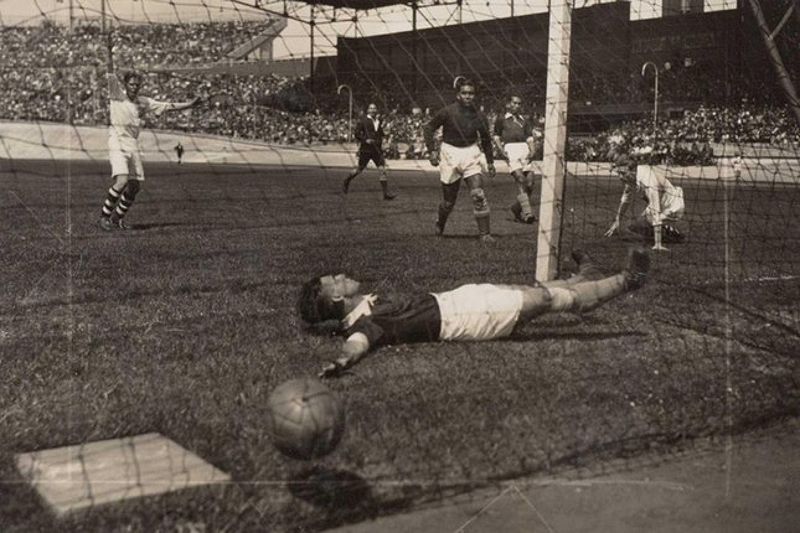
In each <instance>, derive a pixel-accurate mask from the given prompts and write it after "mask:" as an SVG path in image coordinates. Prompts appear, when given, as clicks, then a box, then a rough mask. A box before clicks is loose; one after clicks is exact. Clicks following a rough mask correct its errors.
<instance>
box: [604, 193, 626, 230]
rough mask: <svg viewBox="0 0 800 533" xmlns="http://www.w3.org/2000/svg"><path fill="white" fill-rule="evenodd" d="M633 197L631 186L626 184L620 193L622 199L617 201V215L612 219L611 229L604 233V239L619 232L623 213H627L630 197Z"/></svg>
mask: <svg viewBox="0 0 800 533" xmlns="http://www.w3.org/2000/svg"><path fill="white" fill-rule="evenodd" d="M632 196H633V186H632V185H630V184H628V183H626V184H625V188H624V189H623V191H622V198H620V199H619V207H617V215H616V217H615V218H614V222H613V223H612V224H611V227H610V228H608V231H606V232H605V236H606V237H611V236H612V235H616V233H617V232H618V231H619V226H620V223H621V221H622V217H623V216H624V215H625V213H627V212H628V207H629V206H630V205H631V197H632Z"/></svg>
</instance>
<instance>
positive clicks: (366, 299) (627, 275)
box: [297, 249, 650, 377]
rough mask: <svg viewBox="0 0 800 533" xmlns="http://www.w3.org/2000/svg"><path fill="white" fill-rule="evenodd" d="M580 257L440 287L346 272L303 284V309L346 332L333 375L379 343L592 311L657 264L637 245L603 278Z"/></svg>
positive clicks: (446, 336)
mask: <svg viewBox="0 0 800 533" xmlns="http://www.w3.org/2000/svg"><path fill="white" fill-rule="evenodd" d="M573 257H574V258H575V260H576V262H577V263H578V265H579V271H578V273H577V274H576V275H574V276H572V277H571V278H569V279H566V280H554V281H547V282H543V283H537V284H535V285H499V284H489V283H483V284H468V285H462V286H461V287H458V288H456V289H454V290H451V291H446V292H434V293H417V294H378V293H366V294H365V293H362V292H360V288H361V284H360V283H359V282H358V281H355V280H353V279H350V278H348V277H347V276H345V275H344V274H336V275H326V276H320V277H315V278H312V279H311V280H310V281H308V282H307V283H306V284H305V285H303V288H302V291H301V294H300V298H299V299H298V305H297V307H298V311H299V313H300V316H301V317H302V319H303V320H304V321H305V322H306V323H308V324H310V325H311V326H312V327H313V328H314V329H316V330H317V331H318V332H323V331H325V332H327V333H331V332H332V333H334V334H337V335H341V336H342V337H344V338H345V342H344V345H343V347H342V356H341V357H339V358H338V359H336V360H335V361H334V362H332V363H330V364H329V365H327V366H326V367H325V368H324V369H323V370H322V372H321V373H320V377H331V376H335V375H337V374H339V373H341V372H342V371H343V370H345V369H347V368H349V367H351V366H352V365H354V364H355V363H356V362H358V361H359V360H360V359H361V358H362V357H364V355H366V354H367V353H368V352H369V351H370V350H373V349H375V348H377V347H379V346H385V345H391V344H402V343H411V342H436V341H481V340H491V339H499V338H503V337H508V336H509V335H511V333H512V332H513V331H514V328H516V327H517V326H518V325H520V324H525V323H526V322H528V321H530V320H532V319H534V318H536V317H538V316H539V315H542V314H545V313H549V312H553V313H559V312H564V311H571V312H575V313H580V312H584V311H590V310H592V309H594V308H596V307H598V306H600V305H602V304H604V303H606V302H608V301H610V300H612V299H613V298H615V297H617V296H619V295H621V294H624V293H626V292H630V291H633V290H636V289H638V288H640V287H641V286H642V285H644V283H645V281H646V279H647V271H648V269H649V265H650V258H649V256H648V254H647V251H646V250H644V249H635V250H631V252H630V254H629V257H628V264H627V266H626V267H625V269H624V270H622V271H621V272H620V273H618V274H616V275H613V276H609V277H604V275H603V274H602V273H601V272H600V270H599V269H598V268H597V266H596V265H594V264H593V263H592V262H591V261H590V260H589V259H588V256H586V254H583V253H580V252H579V253H576V254H573Z"/></svg>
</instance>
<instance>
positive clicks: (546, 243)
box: [536, 0, 573, 281]
mask: <svg viewBox="0 0 800 533" xmlns="http://www.w3.org/2000/svg"><path fill="white" fill-rule="evenodd" d="M572 3H573V0H551V2H550V32H549V37H548V47H547V97H546V102H545V125H544V146H543V158H542V192H541V199H540V203H539V235H538V239H537V244H536V279H537V280H539V281H547V280H551V279H553V278H555V277H556V275H557V273H558V256H559V253H558V252H559V247H560V245H561V242H560V241H561V219H562V214H563V213H562V212H563V207H564V204H563V195H564V175H565V173H566V155H565V149H566V144H567V99H568V96H569V57H570V35H571V31H572Z"/></svg>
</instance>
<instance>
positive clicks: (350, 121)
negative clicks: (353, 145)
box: [336, 83, 353, 142]
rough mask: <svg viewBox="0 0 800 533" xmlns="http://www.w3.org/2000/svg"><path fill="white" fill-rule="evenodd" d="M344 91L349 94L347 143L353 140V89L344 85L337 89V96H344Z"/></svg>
mask: <svg viewBox="0 0 800 533" xmlns="http://www.w3.org/2000/svg"><path fill="white" fill-rule="evenodd" d="M342 89H347V93H348V107H347V108H348V112H347V142H350V141H351V139H352V138H353V89H351V88H350V86H349V85H347V84H346V83H343V84H341V85H339V88H338V89H336V94H342Z"/></svg>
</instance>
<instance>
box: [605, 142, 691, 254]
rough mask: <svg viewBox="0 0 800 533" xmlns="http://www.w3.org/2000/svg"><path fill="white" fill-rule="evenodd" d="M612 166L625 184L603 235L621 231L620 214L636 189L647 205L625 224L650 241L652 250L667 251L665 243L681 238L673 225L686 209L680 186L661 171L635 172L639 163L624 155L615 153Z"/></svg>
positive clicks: (676, 241)
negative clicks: (628, 223)
mask: <svg viewBox="0 0 800 533" xmlns="http://www.w3.org/2000/svg"><path fill="white" fill-rule="evenodd" d="M613 169H614V170H615V171H616V172H617V173H618V174H619V176H620V179H621V180H622V183H623V184H624V186H625V188H624V189H623V191H622V198H620V202H619V207H618V208H617V216H616V217H615V218H614V222H613V223H612V224H611V227H610V228H608V231H606V233H605V236H606V237H611V236H612V235H616V234H617V233H619V232H620V223H621V220H622V217H623V215H624V214H625V213H626V212H627V211H628V207H629V206H630V204H631V202H632V201H633V193H634V192H637V191H638V192H640V193H641V194H642V196H643V197H644V200H645V202H647V206H646V207H645V208H644V211H643V212H642V214H641V215H640V216H639V217H638V218H637V219H636V221H634V222H633V223H632V224H631V225H629V226H628V231H630V232H631V233H634V234H636V235H638V236H640V237H644V238H645V240H647V241H651V242H653V250H658V251H668V250H669V249H668V248H667V247H666V246H664V243H681V242H683V241H684V240H685V238H684V236H683V234H682V233H681V232H680V230H678V228H677V227H675V222H676V221H677V220H680V219H681V218H682V217H683V212H684V210H685V204H684V201H683V189H682V188H681V187H676V186H675V185H673V184H672V183H671V182H670V181H669V180H668V179H667V178H666V176H664V175H663V174H657V173H656V172H652V171H651V172H642V173H640V172H638V171H637V169H638V165H637V164H636V162H635V161H634V160H633V159H631V158H630V157H628V156H627V155H622V156H620V157H618V158H617V159H616V161H614V164H613Z"/></svg>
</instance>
